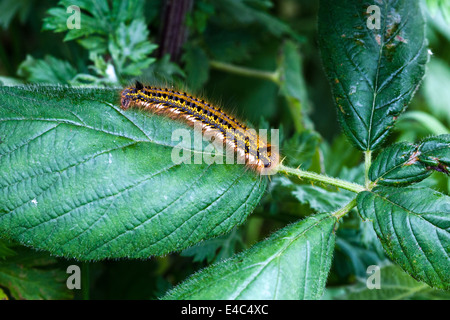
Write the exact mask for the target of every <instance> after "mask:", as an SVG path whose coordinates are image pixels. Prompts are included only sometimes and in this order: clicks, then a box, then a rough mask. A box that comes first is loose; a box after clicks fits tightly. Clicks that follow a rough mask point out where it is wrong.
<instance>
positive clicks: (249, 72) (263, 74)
mask: <svg viewBox="0 0 450 320" xmlns="http://www.w3.org/2000/svg"><path fill="white" fill-rule="evenodd" d="M209 65H210V67H211V68H214V69H217V70H222V71H226V72H230V73H234V74H238V75H241V76H246V77H253V78H258V79H264V80H269V81H272V82H275V83H276V84H279V82H280V81H279V75H278V72H276V71H275V72H270V71H261V70H256V69H250V68H245V67H239V66H235V65H232V64H228V63H224V62H220V61H215V60H211V61H210V62H209Z"/></svg>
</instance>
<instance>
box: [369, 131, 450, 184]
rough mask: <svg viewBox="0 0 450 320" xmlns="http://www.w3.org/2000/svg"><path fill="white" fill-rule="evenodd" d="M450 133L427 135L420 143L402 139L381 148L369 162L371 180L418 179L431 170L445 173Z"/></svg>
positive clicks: (405, 181)
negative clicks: (378, 153) (402, 140)
mask: <svg viewBox="0 0 450 320" xmlns="http://www.w3.org/2000/svg"><path fill="white" fill-rule="evenodd" d="M449 165H450V135H449V134H446V135H440V136H435V137H431V138H427V139H425V140H424V141H422V142H421V143H420V144H417V145H414V144H411V143H406V142H401V143H396V144H393V145H392V146H389V147H388V148H386V149H384V150H383V151H382V152H381V153H380V155H379V156H378V157H377V159H376V160H375V161H374V162H373V163H372V166H371V167H370V171H369V177H370V180H372V181H374V182H375V183H376V184H378V185H400V184H408V183H412V182H418V181H421V180H423V179H425V178H427V177H428V176H430V175H431V173H432V172H433V170H435V171H441V172H444V173H447V174H448V166H449Z"/></svg>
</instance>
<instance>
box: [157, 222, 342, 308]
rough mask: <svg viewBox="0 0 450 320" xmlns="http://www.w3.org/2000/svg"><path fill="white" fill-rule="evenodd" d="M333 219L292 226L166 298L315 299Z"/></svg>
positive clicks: (320, 286) (330, 242) (327, 263)
mask: <svg viewBox="0 0 450 320" xmlns="http://www.w3.org/2000/svg"><path fill="white" fill-rule="evenodd" d="M335 223H336V218H335V217H333V216H331V215H329V214H320V215H315V216H311V217H308V218H307V219H305V220H303V221H300V222H297V223H294V224H291V225H289V226H287V227H285V228H284V229H282V230H280V231H278V232H276V233H275V234H273V235H272V236H271V237H270V238H269V239H267V240H264V241H262V242H260V243H258V244H256V245H255V246H253V247H252V248H251V249H249V250H247V251H244V252H242V253H240V254H238V255H235V256H234V257H233V258H231V259H229V260H225V261H223V262H219V263H217V264H215V265H212V266H210V267H208V268H206V269H203V270H202V271H200V272H198V273H196V274H194V275H193V276H191V277H190V278H189V279H188V280H186V281H185V282H183V283H182V284H181V285H179V286H178V287H176V288H175V289H173V290H171V291H170V292H169V293H167V294H166V295H165V296H164V299H171V300H173V299H233V300H234V299H319V298H320V297H321V296H322V294H323V290H324V287H325V283H326V280H327V276H328V272H329V269H330V265H331V257H332V253H333V249H334V240H335V235H334V226H335Z"/></svg>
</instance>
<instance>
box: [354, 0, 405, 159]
mask: <svg viewBox="0 0 450 320" xmlns="http://www.w3.org/2000/svg"><path fill="white" fill-rule="evenodd" d="M386 5H387V4H386V3H385V6H384V11H385V12H386ZM357 11H358V10H357ZM358 15H359V12H358ZM399 29H400V28H399ZM385 32H386V18H385V19H383V33H382V34H383V35H382V40H380V41H381V44H380V50H379V51H378V62H377V73H376V75H375V83H374V86H373V97H372V110H371V113H370V120H369V127H368V130H367V134H368V136H367V142H368V144H370V141H371V140H370V139H371V135H372V123H373V115H374V113H375V103H376V100H377V94H378V92H377V91H378V78H379V73H380V63H381V57H382V54H383V48H384V44H385V41H384V40H385V39H384V36H385ZM366 150H367V151H369V150H370V146H369V145H368V146H367V149H366Z"/></svg>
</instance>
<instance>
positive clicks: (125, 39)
mask: <svg viewBox="0 0 450 320" xmlns="http://www.w3.org/2000/svg"><path fill="white" fill-rule="evenodd" d="M148 35H149V32H148V30H147V25H146V24H145V21H144V20H133V22H132V23H131V24H130V25H125V24H124V23H121V24H120V25H119V26H118V28H117V30H116V32H115V34H114V35H113V36H111V38H110V41H109V45H108V50H109V52H110V53H111V55H112V58H113V60H114V61H115V63H116V66H117V69H118V72H119V73H120V74H124V75H135V76H136V75H140V74H142V69H145V68H147V67H148V66H149V65H150V64H152V63H153V62H155V60H156V59H155V58H149V57H148V56H149V55H150V53H152V52H153V50H155V49H156V48H157V47H158V46H157V45H155V44H152V43H150V42H149V41H148V40H147V38H148ZM130 60H131V61H130Z"/></svg>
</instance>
